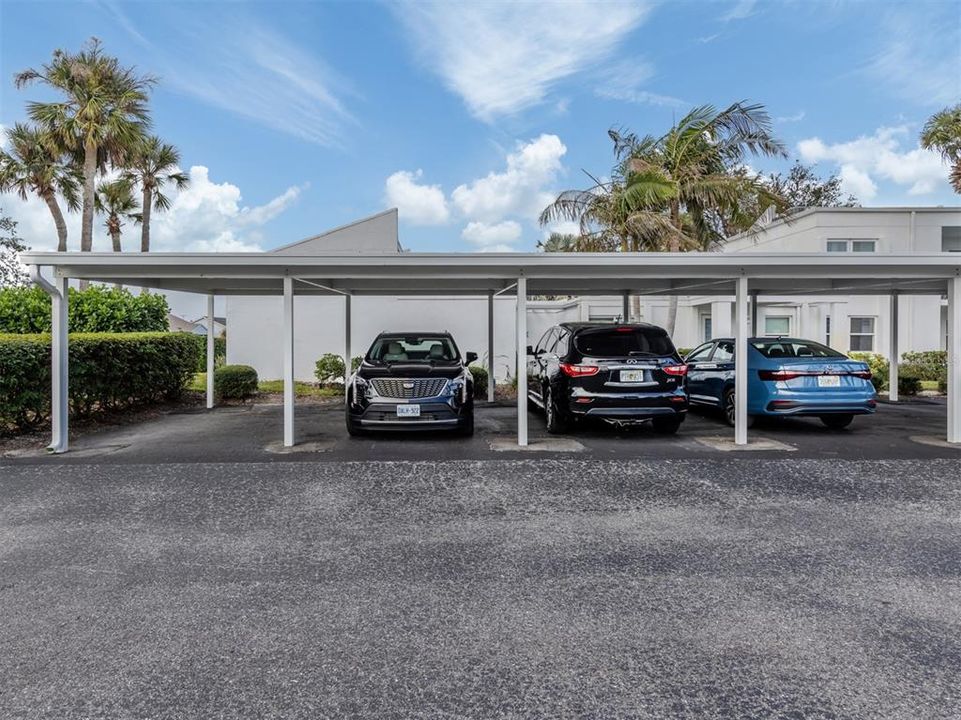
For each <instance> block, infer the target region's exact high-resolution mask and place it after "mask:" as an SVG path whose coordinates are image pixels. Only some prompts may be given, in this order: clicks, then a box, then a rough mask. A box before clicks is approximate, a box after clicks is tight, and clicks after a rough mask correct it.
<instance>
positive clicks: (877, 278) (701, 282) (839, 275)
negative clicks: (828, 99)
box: [22, 252, 961, 452]
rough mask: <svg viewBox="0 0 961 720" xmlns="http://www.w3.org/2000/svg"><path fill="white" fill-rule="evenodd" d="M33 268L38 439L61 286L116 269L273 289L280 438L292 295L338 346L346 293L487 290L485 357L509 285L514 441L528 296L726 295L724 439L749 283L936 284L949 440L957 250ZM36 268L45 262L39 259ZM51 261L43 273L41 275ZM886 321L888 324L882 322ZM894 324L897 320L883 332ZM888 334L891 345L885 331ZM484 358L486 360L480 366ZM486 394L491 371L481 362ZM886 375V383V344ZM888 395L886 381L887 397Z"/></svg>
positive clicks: (420, 256) (157, 280)
mask: <svg viewBox="0 0 961 720" xmlns="http://www.w3.org/2000/svg"><path fill="white" fill-rule="evenodd" d="M22 260H23V262H24V263H26V264H28V265H29V266H30V269H31V276H32V278H33V279H34V282H36V283H37V284H39V285H41V286H42V287H43V288H44V289H45V290H46V291H47V293H49V294H50V296H51V298H52V301H53V303H52V348H51V364H52V373H51V389H52V412H51V415H52V426H53V427H52V430H53V438H52V442H51V445H50V450H51V451H53V452H65V451H66V450H67V445H68V443H67V430H68V397H69V396H68V372H67V371H68V367H67V365H68V345H69V337H68V334H67V303H68V295H67V286H68V281H69V280H71V279H76V280H92V281H100V282H105V283H122V284H124V285H134V286H140V287H147V288H152V289H156V290H176V291H181V292H192V293H199V294H203V295H206V296H207V298H208V304H207V308H208V315H210V316H212V315H213V300H214V298H215V297H216V296H226V295H283V297H284V303H283V308H284V309H283V315H282V317H278V318H277V320H278V322H282V323H283V328H284V342H283V347H282V348H278V349H277V351H278V352H279V353H283V356H284V445H286V446H292V445H294V444H295V442H296V425H295V421H296V417H295V412H294V383H293V379H294V352H293V348H294V322H293V318H294V313H295V311H296V303H295V299H296V297H297V296H301V295H336V296H343V297H344V311H345V314H346V320H347V322H346V337H345V346H349V342H350V327H351V323H350V316H351V298H352V297H353V296H358V295H382V296H397V295H410V296H436V297H445V296H454V295H466V296H475V297H476V296H480V297H483V296H486V297H487V298H488V344H489V348H488V350H489V352H488V358H489V363H490V359H491V358H493V356H494V353H493V332H494V315H493V304H494V297H495V296H498V295H510V296H514V297H516V298H517V315H516V328H517V338H516V339H517V357H518V369H519V370H520V372H519V373H518V375H517V442H518V445H527V443H528V432H527V376H526V372H525V366H526V347H527V345H528V341H527V299H528V297H530V296H540V295H607V296H610V295H621V296H622V297H623V299H624V305H625V309H626V307H627V303H628V300H629V297H630V296H631V295H653V296H667V295H711V296H718V297H723V298H728V299H731V298H733V299H734V307H735V312H734V324H733V326H734V335H735V338H736V343H735V347H736V363H735V382H736V408H737V423H736V427H735V430H734V442H735V443H736V444H738V445H746V444H747V442H748V433H747V413H746V408H747V382H746V380H747V361H746V355H747V339H748V336H749V334H750V328H749V327H748V317H749V316H748V308H749V304H750V303H751V302H752V300H754V301H756V297H757V296H758V295H765V294H777V295H792V296H819V295H838V294H846V295H855V294H861V295H889V296H890V298H891V310H892V312H894V313H895V317H896V310H897V303H898V297H899V296H900V295H938V296H945V295H946V296H947V298H948V338H947V347H948V424H947V438H946V439H947V441H948V442H950V443H961V259H959V257H958V256H957V255H951V254H948V253H927V254H872V255H866V254H858V255H850V256H842V255H839V254H836V253H832V254H827V253H795V254H785V253H777V254H773V253H729V254H720V253H678V254H673V253H556V254H553V253H502V254H495V253H445V254H439V253H437V254H435V253H400V254H397V253H390V254H386V253H385V254H380V253H378V254H365V253H340V254H330V255H323V256H316V255H315V256H295V255H278V254H275V253H149V254H138V253H76V252H70V253H41V252H28V253H24V254H23V256H22ZM44 268H47V269H48V272H47V273H46V275H44V274H43V273H42V270H43V269H44ZM51 272H52V280H51V279H48V278H49V277H50V274H51ZM895 328H896V325H895ZM893 336H895V337H896V330H895V332H894V333H893ZM892 346H893V347H896V345H894V343H893V342H892ZM207 368H208V373H207V405H208V407H213V402H214V397H213V372H212V370H213V324H212V322H208V342H207ZM490 369H491V370H492V368H490ZM490 377H491V386H490V387H489V389H488V391H489V397H490V398H491V399H492V394H493V372H492V371H491V372H490ZM891 377H892V380H893V384H894V386H895V388H896V386H897V385H896V383H897V380H896V378H897V356H896V353H894V354H892V363H891ZM896 399H897V393H896V391H895V392H894V394H893V396H892V400H896Z"/></svg>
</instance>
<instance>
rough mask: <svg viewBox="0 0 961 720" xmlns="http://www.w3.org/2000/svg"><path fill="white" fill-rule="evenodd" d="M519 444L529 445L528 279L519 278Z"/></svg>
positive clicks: (517, 323)
mask: <svg viewBox="0 0 961 720" xmlns="http://www.w3.org/2000/svg"><path fill="white" fill-rule="evenodd" d="M516 325H517V444H518V445H520V446H521V447H524V446H526V445H527V278H526V277H519V278H517V321H516Z"/></svg>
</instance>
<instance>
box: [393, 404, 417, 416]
mask: <svg viewBox="0 0 961 720" xmlns="http://www.w3.org/2000/svg"><path fill="white" fill-rule="evenodd" d="M397 417H420V405H398V406H397Z"/></svg>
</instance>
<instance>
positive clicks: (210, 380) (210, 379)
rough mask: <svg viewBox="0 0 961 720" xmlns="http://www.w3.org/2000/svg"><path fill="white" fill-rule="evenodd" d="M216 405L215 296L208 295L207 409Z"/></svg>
mask: <svg viewBox="0 0 961 720" xmlns="http://www.w3.org/2000/svg"><path fill="white" fill-rule="evenodd" d="M213 406H214V296H213V295H208V296H207V409H208V410H210V409H211V408H212V407H213Z"/></svg>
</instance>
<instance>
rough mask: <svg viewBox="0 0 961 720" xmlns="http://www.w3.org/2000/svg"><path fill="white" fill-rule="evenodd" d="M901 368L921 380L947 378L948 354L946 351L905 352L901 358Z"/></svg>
mask: <svg viewBox="0 0 961 720" xmlns="http://www.w3.org/2000/svg"><path fill="white" fill-rule="evenodd" d="M901 367H902V368H903V369H904V370H906V371H908V372H910V373H912V374H914V375H916V376H917V377H918V378H919V379H921V380H939V381H940V380H941V379H942V378H944V380H945V382H947V378H948V353H947V351H946V350H925V351H924V352H906V353H904V354H903V355H902V356H901Z"/></svg>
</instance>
